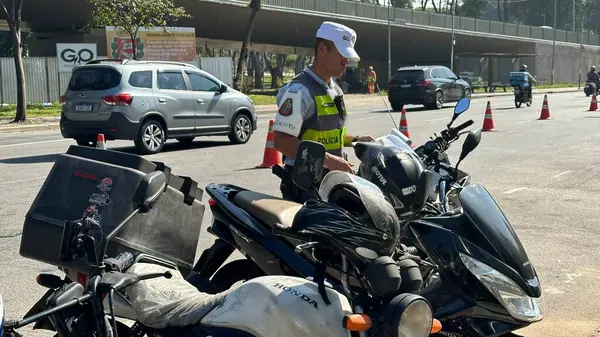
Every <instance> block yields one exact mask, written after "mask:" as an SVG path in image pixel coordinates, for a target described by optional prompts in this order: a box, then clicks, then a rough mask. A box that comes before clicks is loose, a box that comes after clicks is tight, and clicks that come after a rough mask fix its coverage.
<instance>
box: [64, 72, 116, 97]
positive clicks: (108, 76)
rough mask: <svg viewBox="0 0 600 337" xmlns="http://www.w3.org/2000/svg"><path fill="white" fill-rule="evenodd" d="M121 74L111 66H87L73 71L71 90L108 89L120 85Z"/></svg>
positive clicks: (70, 82) (70, 83)
mask: <svg viewBox="0 0 600 337" xmlns="http://www.w3.org/2000/svg"><path fill="white" fill-rule="evenodd" d="M120 82H121V74H120V73H119V72H118V71H116V70H115V69H114V68H110V67H86V68H79V69H76V70H74V71H73V74H72V75H71V80H70V81H69V90H71V91H91V90H108V89H111V88H114V87H116V86H118V85H119V83H120Z"/></svg>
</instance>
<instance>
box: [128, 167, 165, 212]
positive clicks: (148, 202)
mask: <svg viewBox="0 0 600 337" xmlns="http://www.w3.org/2000/svg"><path fill="white" fill-rule="evenodd" d="M166 188H167V176H166V175H165V174H164V172H162V171H154V172H150V173H148V174H146V175H145V176H144V177H143V178H142V181H140V183H139V185H138V187H137V189H136V190H135V193H134V194H133V198H132V202H133V207H134V208H135V209H138V208H139V209H140V212H142V213H143V212H148V211H149V210H150V209H151V208H152V207H154V205H156V203H157V202H158V200H159V199H160V197H161V195H162V192H163V191H164V190H165V189H166Z"/></svg>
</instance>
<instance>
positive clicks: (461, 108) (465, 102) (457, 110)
mask: <svg viewBox="0 0 600 337" xmlns="http://www.w3.org/2000/svg"><path fill="white" fill-rule="evenodd" d="M470 106H471V100H470V99H469V98H468V97H463V98H461V99H460V101H458V102H457V103H456V106H455V107H454V114H453V115H452V120H451V121H450V124H448V127H450V125H452V123H454V121H455V120H456V118H458V116H459V115H460V114H462V113H463V112H465V111H467V110H468V109H469V107H470Z"/></svg>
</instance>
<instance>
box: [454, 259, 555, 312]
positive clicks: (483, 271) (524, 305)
mask: <svg viewBox="0 0 600 337" xmlns="http://www.w3.org/2000/svg"><path fill="white" fill-rule="evenodd" d="M460 259H461V260H462V263H463V264H464V265H465V266H466V267H467V269H469V271H470V272H471V273H472V274H473V275H475V276H476V277H477V278H478V279H479V281H481V283H483V285H485V287H486V288H487V289H488V290H489V291H490V292H491V293H492V294H493V295H494V297H496V299H497V300H498V301H499V302H500V303H502V305H503V306H504V308H506V310H508V312H509V313H510V315H511V316H512V317H514V318H515V319H518V320H521V321H525V322H536V321H540V320H542V318H543V317H544V315H543V311H544V296H543V294H542V295H541V296H540V297H538V298H536V297H530V296H528V295H527V294H526V293H525V291H523V289H522V288H521V287H519V285H518V284H517V283H515V281H513V280H511V279H510V278H508V277H507V276H506V275H504V274H502V273H501V272H499V271H497V270H496V269H494V268H492V267H490V266H488V265H487V264H485V263H483V262H481V261H479V260H476V259H474V258H472V257H470V256H468V255H465V254H462V253H460Z"/></svg>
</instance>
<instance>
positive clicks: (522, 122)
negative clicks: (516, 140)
mask: <svg viewBox="0 0 600 337" xmlns="http://www.w3.org/2000/svg"><path fill="white" fill-rule="evenodd" d="M529 122H530V121H520V122H517V124H525V123H529Z"/></svg>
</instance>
